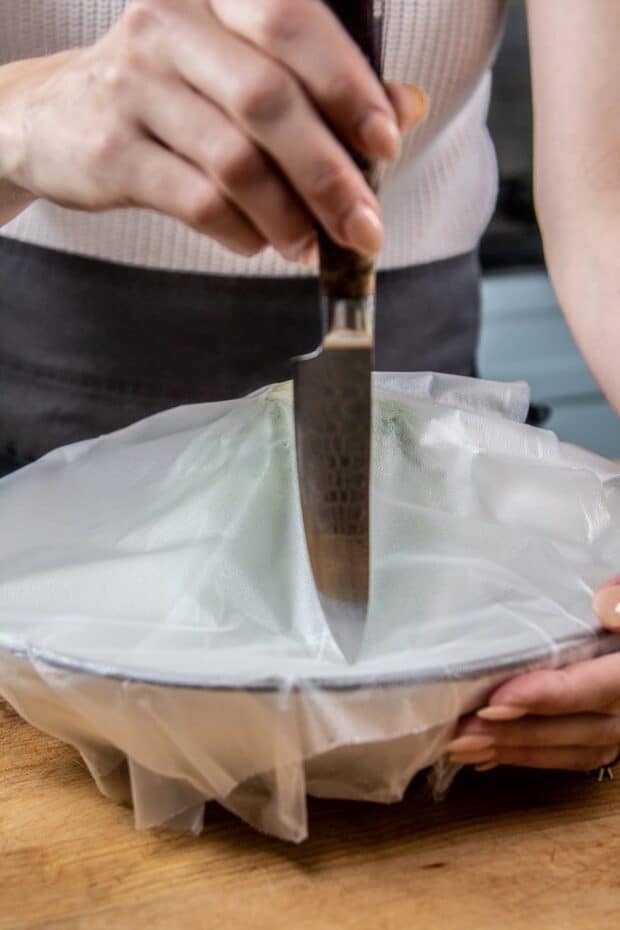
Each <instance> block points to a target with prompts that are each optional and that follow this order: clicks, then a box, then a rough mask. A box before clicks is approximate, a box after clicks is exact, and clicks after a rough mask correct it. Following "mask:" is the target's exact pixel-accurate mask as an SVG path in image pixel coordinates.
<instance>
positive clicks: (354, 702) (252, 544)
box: [0, 374, 620, 841]
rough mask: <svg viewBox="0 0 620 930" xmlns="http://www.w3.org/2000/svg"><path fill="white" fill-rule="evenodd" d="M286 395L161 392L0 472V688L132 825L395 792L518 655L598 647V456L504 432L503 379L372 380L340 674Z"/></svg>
mask: <svg viewBox="0 0 620 930" xmlns="http://www.w3.org/2000/svg"><path fill="white" fill-rule="evenodd" d="M291 401H292V392H291V387H290V385H278V386H275V387H271V388H267V389H265V390H264V391H261V392H258V393H257V394H254V395H252V396H250V397H247V398H243V399H240V400H235V401H229V402H224V403H219V404H205V405H196V406H188V407H180V408H176V409H174V410H169V411H167V412H165V413H162V414H159V415H157V416H155V417H151V418H149V419H148V420H144V421H142V422H140V423H137V424H135V425H133V426H131V427H128V428H127V429H124V430H121V431H119V432H116V433H113V434H110V435H108V436H104V437H100V438H98V439H95V440H92V441H87V442H83V443H78V444H76V445H73V446H69V447H66V448H63V449H59V450H56V451H54V452H52V453H50V454H49V455H47V456H45V457H44V458H43V459H41V460H39V461H38V462H36V463H34V464H33V465H31V466H29V467H28V468H26V469H23V470H22V471H20V472H17V473H16V474H14V475H12V476H9V477H8V478H5V479H3V480H2V481H0V693H1V694H2V695H3V696H4V697H5V698H6V699H7V700H8V701H9V702H10V703H11V704H12V705H13V706H14V707H15V708H16V709H17V710H18V712H19V713H21V714H22V716H23V717H25V718H26V719H27V720H29V721H30V722H32V723H33V724H34V725H36V726H38V727H40V728H41V729H43V730H45V731H47V732H49V733H51V734H53V735H55V736H57V737H59V738H60V739H62V740H65V741H66V742H69V743H71V744H73V745H74V746H76V747H77V748H78V750H79V751H80V752H81V754H82V756H83V758H84V759H85V761H86V763H87V765H88V767H89V769H90V771H91V773H92V775H93V777H94V779H95V780H96V782H97V784H98V786H99V788H100V789H101V791H103V792H104V793H105V794H107V795H108V796H110V797H112V798H115V799H118V800H132V802H133V806H134V811H135V820H136V825H137V826H138V827H140V828H146V827H152V826H158V825H162V824H169V825H170V826H173V827H175V828H180V829H188V830H192V831H194V832H199V831H200V830H201V829H202V826H203V819H204V807H205V802H206V801H211V800H215V801H218V802H219V803H220V804H222V805H223V806H225V807H227V808H228V809H230V810H231V811H234V812H235V813H237V814H238V815H239V816H241V817H242V818H244V819H245V820H246V821H248V822H249V823H251V824H252V825H254V826H255V827H258V828H259V829H262V830H265V831H267V832H269V833H273V834H276V835H278V836H280V837H283V838H286V839H290V840H295V841H299V840H301V839H303V838H304V837H305V836H306V834H307V813H306V795H307V794H312V795H319V796H326V797H344V798H356V799H370V800H374V801H384V802H388V801H394V800H397V799H398V798H400V797H401V796H402V793H403V792H404V790H405V788H406V786H407V784H408V782H409V781H410V779H411V778H412V776H413V775H414V774H415V773H416V772H418V771H419V770H420V769H422V768H424V767H426V766H429V765H433V764H435V763H436V762H437V761H438V760H440V759H441V757H442V753H443V750H444V747H445V745H446V742H447V741H448V739H449V738H450V736H451V734H452V732H453V730H454V727H455V724H456V721H457V719H458V717H459V716H460V715H461V714H462V713H464V712H466V711H469V710H472V709H473V708H475V707H476V706H478V705H479V704H480V703H481V702H482V701H483V700H484V698H485V696H486V695H487V694H488V692H489V690H490V689H491V688H492V687H494V686H495V685H497V684H498V683H499V682H500V681H502V680H504V679H506V677H508V676H510V675H511V674H514V672H515V671H517V670H520V669H523V668H526V667H530V666H531V665H532V664H545V665H552V664H559V663H563V662H566V661H568V660H570V659H572V658H575V657H580V656H585V655H592V654H594V653H596V652H600V651H606V650H609V649H614V648H618V639H617V638H616V637H611V636H602V635H601V634H600V633H599V632H598V627H597V622H596V619H595V617H594V615H593V613H592V608H591V596H592V592H593V589H594V588H595V587H596V586H597V585H598V584H599V583H601V582H602V581H603V580H604V579H605V578H606V577H607V576H609V575H611V574H613V573H615V572H617V571H618V567H619V566H620V470H619V469H618V467H617V466H615V465H612V464H611V463H609V462H606V461H604V460H603V459H600V458H598V457H597V456H595V455H592V454H589V453H585V452H583V451H581V450H578V449H576V448H573V447H569V446H566V445H563V444H561V443H559V442H558V441H557V439H556V438H555V437H554V436H553V434H551V433H549V432H546V431H543V430H539V429H534V428H531V427H528V426H525V425H523V424H522V422H521V421H522V420H523V418H524V415H525V411H526V409H527V403H528V392H527V389H526V387H525V386H524V385H505V384H502V385H500V384H491V383H486V382H482V381H474V380H469V379H464V378H456V377H449V376H439V375H429V374H420V375H402V374H394V375H389V374H388V375H376V376H375V406H374V428H373V456H374V464H373V468H374V474H373V493H372V566H371V579H372V580H371V588H372V593H371V603H370V609H369V619H368V625H367V630H366V636H365V640H364V644H363V648H362V653H361V655H360V658H359V660H358V661H357V662H356V663H355V664H353V665H348V664H347V663H346V661H345V660H344V658H343V657H342V655H341V654H340V652H339V650H338V647H337V645H336V643H335V642H334V641H333V639H332V637H331V635H330V633H329V628H328V627H327V625H326V623H325V620H324V618H323V616H322V613H321V609H320V605H319V602H318V598H317V595H316V591H315V589H314V585H313V582H312V578H311V575H310V570H309V565H308V560H307V555H306V551H305V545H304V537H303V530H302V523H301V514H300V507H299V500H298V490H297V484H296V471H295V461H294V436H293V419H292V403H291Z"/></svg>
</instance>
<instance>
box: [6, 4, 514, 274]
mask: <svg viewBox="0 0 620 930" xmlns="http://www.w3.org/2000/svg"><path fill="white" fill-rule="evenodd" d="M128 2H130V0H0V63H5V62H8V61H12V60H16V59H20V58H28V57H34V56H39V55H45V54H50V53H52V52H56V51H60V50H62V49H66V48H69V47H75V46H79V45H84V44H87V43H92V42H93V41H94V40H95V39H97V38H98V37H99V36H101V35H102V34H103V33H104V32H105V31H106V30H107V29H108V28H109V27H110V25H111V24H112V23H113V21H114V20H115V19H116V18H117V17H118V16H119V15H120V13H121V12H122V10H123V9H124V7H125V6H127V4H128ZM257 2H258V0H257ZM504 6H505V0H386V11H387V15H386V57H385V74H386V77H388V78H390V79H392V80H399V81H407V82H410V83H415V84H418V85H419V86H420V87H422V88H423V89H424V90H425V91H426V92H427V94H428V95H429V97H430V100H431V116H430V118H429V119H428V120H427V122H426V123H425V124H424V125H423V126H421V127H420V128H419V129H417V130H414V132H413V133H411V135H410V136H409V137H408V139H407V141H406V143H405V146H404V150H403V155H402V158H401V160H400V162H399V163H398V164H397V165H391V166H389V167H388V168H387V170H386V173H385V176H384V180H383V187H382V194H381V200H382V204H383V208H384V212H385V221H386V227H387V241H386V247H385V249H384V252H383V255H382V257H381V261H380V266H381V267H382V268H397V267H402V266H406V265H413V264H420V263H422V262H429V261H433V260H436V259H439V258H447V257H449V256H451V255H458V254H459V253H462V252H466V251H469V250H471V249H473V248H474V247H475V246H476V243H477V242H478V239H479V238H480V235H481V233H482V231H483V229H484V227H485V226H486V224H487V222H488V220H489V218H490V215H491V213H492V210H493V206H494V203H495V197H496V192H497V167H496V163H495V155H494V152H493V148H492V144H491V141H490V138H489V135H488V133H487V129H486V125H485V121H486V112H487V106H488V98H489V90H490V75H489V71H488V68H489V65H490V63H491V60H492V57H493V53H494V50H495V47H496V45H497V41H498V37H499V34H500V31H501V25H502V19H503V12H504ZM0 234H1V235H5V236H9V237H12V238H15V239H19V240H22V241H24V242H31V243H35V244H37V245H42V246H47V247H50V248H55V249H60V250H63V251H67V252H75V253H80V254H83V255H89V256H94V257H97V258H103V259H108V260H111V261H118V262H125V263H128V264H135V265H142V266H146V267H154V268H170V269H177V270H181V271H203V272H211V273H221V274H240V275H243V274H253V275H266V276H278V275H298V274H300V273H303V272H300V270H299V269H298V268H297V266H293V265H290V264H289V263H287V262H285V261H284V260H283V259H281V258H280V257H279V256H278V255H276V254H275V253H274V252H273V251H272V250H271V249H268V250H266V251H265V252H264V253H262V254H261V255H260V256H257V257H256V258H252V259H246V258H242V257H239V256H236V255H233V254H232V253H230V252H228V251H227V250H226V249H223V248H222V247H220V246H219V245H217V244H216V243H215V242H213V241H211V240H210V239H208V238H207V237H205V236H200V235H199V234H197V233H195V232H193V231H192V230H189V229H187V228H186V227H184V226H183V225H181V224H180V223H178V222H176V221H174V220H170V219H168V218H167V217H162V216H159V215H157V214H155V213H151V212H150V211H147V210H115V211H112V212H109V213H106V214H96V215H90V214H86V213H78V212H74V211H70V210H66V209H63V208H61V207H57V206H54V205H53V204H50V203H47V202H44V201H41V202H38V203H35V204H33V205H32V206H31V207H29V208H28V209H27V210H26V211H25V212H24V213H22V214H21V215H20V216H18V217H17V218H16V219H15V220H13V221H12V222H11V223H9V224H8V225H6V226H4V227H3V229H2V230H1V231H0Z"/></svg>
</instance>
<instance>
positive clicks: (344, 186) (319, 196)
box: [309, 162, 353, 213]
mask: <svg viewBox="0 0 620 930" xmlns="http://www.w3.org/2000/svg"><path fill="white" fill-rule="evenodd" d="M309 194H310V197H311V198H312V200H313V201H316V202H317V203H319V204H321V205H322V206H324V207H326V208H327V209H329V210H330V212H332V213H340V212H342V211H343V210H344V209H346V208H347V207H349V206H352V205H353V201H352V198H350V197H349V183H348V178H347V171H346V169H345V168H344V167H343V166H341V165H338V164H336V163H335V162H324V163H323V164H321V165H319V167H318V169H317V171H316V172H315V173H314V176H313V177H312V178H311V180H310V185H309Z"/></svg>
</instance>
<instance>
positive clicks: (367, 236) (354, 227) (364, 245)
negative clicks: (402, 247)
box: [344, 203, 383, 255]
mask: <svg viewBox="0 0 620 930" xmlns="http://www.w3.org/2000/svg"><path fill="white" fill-rule="evenodd" d="M344 233H345V236H346V238H347V239H348V241H349V242H350V243H351V245H352V246H353V248H354V249H358V251H360V252H362V253H364V255H376V254H377V252H380V251H381V247H382V245H383V225H382V223H381V220H380V219H379V217H378V216H377V214H376V213H375V212H374V210H372V209H371V208H370V207H369V206H368V205H367V204H365V203H358V204H357V205H356V206H355V207H354V208H353V210H351V212H350V213H349V215H348V216H347V218H346V220H345V221H344Z"/></svg>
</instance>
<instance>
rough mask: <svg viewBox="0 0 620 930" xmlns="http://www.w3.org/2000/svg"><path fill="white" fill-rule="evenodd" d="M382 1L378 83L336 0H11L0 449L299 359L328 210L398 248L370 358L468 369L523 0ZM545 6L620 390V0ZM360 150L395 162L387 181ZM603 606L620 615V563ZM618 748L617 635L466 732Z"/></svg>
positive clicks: (585, 341)
mask: <svg viewBox="0 0 620 930" xmlns="http://www.w3.org/2000/svg"><path fill="white" fill-rule="evenodd" d="M385 6H386V30H385V31H386V35H385V75H386V77H387V78H389V79H390V81H391V83H386V85H385V86H383V85H382V84H381V83H380V82H379V81H378V79H377V78H376V77H375V75H374V74H373V73H372V71H371V69H370V67H369V66H368V64H367V62H366V61H365V59H364V58H363V56H362V55H361V54H360V52H359V50H358V49H357V47H356V46H355V45H354V44H353V43H352V42H351V40H350V39H349V38H348V37H347V35H346V34H345V32H344V30H343V29H342V28H341V26H340V24H339V22H338V21H337V19H336V18H335V16H334V15H333V13H332V12H331V11H330V10H329V9H328V6H327V5H325V4H324V3H322V2H319V0H133V2H123V0H49V2H47V3H45V4H41V3H39V2H38V0H20V2H19V3H18V4H16V3H14V2H13V0H0V63H1V66H0V223H2V224H3V226H2V230H1V235H0V442H1V444H2V447H1V448H2V456H3V460H4V469H5V471H6V470H8V469H9V468H15V467H17V466H19V465H21V464H24V463H26V462H28V461H30V460H32V459H33V458H35V457H37V456H38V455H41V454H42V453H43V452H45V451H47V450H48V449H50V448H52V447H53V446H57V445H60V444H63V443H66V442H70V441H73V440H77V439H81V438H85V437H88V436H92V435H95V434H97V433H101V432H104V431H107V430H111V429H115V428H117V427H120V426H123V425H125V424H127V423H129V422H131V421H133V420H136V419H139V418H140V417H142V416H146V415H148V414H150V413H154V412H156V411H157V410H160V409H162V408H164V407H168V406H173V405H175V404H178V403H185V402H191V401H203V400H213V399H216V398H222V397H230V396H236V395H239V394H242V393H244V392H247V391H249V390H252V389H253V388H256V387H259V386H261V385H263V384H265V383H268V382H272V381H275V380H278V379H281V378H286V377H288V372H289V369H288V361H289V359H290V358H291V357H292V356H294V355H297V354H300V353H301V352H303V351H306V350H308V349H312V348H314V346H315V345H316V344H317V343H318V340H319V321H318V313H317V293H316V292H317V287H316V274H315V270H316V269H315V267H314V266H315V265H316V240H315V232H314V230H315V228H316V226H317V224H320V225H322V226H323V227H324V228H325V229H326V230H327V232H328V233H329V234H330V235H331V236H332V237H333V238H334V239H335V240H336V241H338V242H339V243H341V244H343V245H346V246H349V247H351V248H354V249H356V250H358V251H359V252H363V253H367V254H370V255H374V254H376V253H379V252H381V259H380V264H379V269H380V272H379V280H378V293H379V313H378V318H377V367H378V368H380V369H388V370H390V369H391V370H413V369H418V368H425V369H438V370H441V371H447V372H456V373H461V374H471V373H473V361H474V352H475V347H476V337H477V328H478V268H477V262H476V247H477V243H478V240H479V238H480V235H481V233H482V231H483V229H484V227H485V225H486V223H487V221H488V219H489V217H490V215H491V213H492V210H493V205H494V201H495V195H496V187H497V179H496V167H495V161H494V155H493V151H492V147H491V144H490V141H489V138H488V134H487V131H486V128H485V116H486V109H487V103H488V96H489V86H490V76H489V68H490V65H491V63H492V59H493V55H494V52H495V49H496V46H497V43H498V40H499V37H500V32H501V28H502V22H503V15H504V0H416V2H415V3H412V2H411V0H386V4H385ZM527 9H528V16H529V28H530V41H531V57H532V68H533V92H534V104H535V187H536V199H537V209H538V217H539V220H540V225H541V229H542V233H543V238H544V244H545V251H546V259H547V263H548V266H549V270H550V274H551V277H552V280H553V283H554V286H555V288H556V291H557V294H558V297H559V300H560V303H561V305H562V307H563V310H564V312H565V314H566V317H567V320H568V323H569V325H570V327H571V329H572V331H573V333H574V335H575V338H576V340H577V342H578V344H579V346H580V348H581V351H582V352H583V355H584V357H585V359H586V361H587V363H588V364H589V366H590V368H591V370H592V372H593V373H594V375H595V376H596V378H597V379H598V381H599V383H600V385H601V387H602V389H603V391H604V392H605V393H606V395H607V397H608V398H609V401H610V402H611V403H612V404H613V405H614V407H615V408H616V410H620V367H619V366H618V365H617V351H618V345H619V344H620V314H619V313H618V296H619V294H620V267H619V265H618V262H617V251H618V240H619V238H620V135H619V133H618V125H619V117H620V113H619V104H618V94H617V88H618V86H619V85H620V58H619V56H618V54H617V50H618V47H620V16H619V15H618V4H617V2H616V0H597V2H596V3H592V2H591V0H545V2H544V3H541V2H539V0H528V2H527ZM422 89H423V90H422ZM429 104H430V108H429ZM347 146H348V147H350V148H352V149H354V150H356V151H358V152H359V153H362V154H364V155H366V156H368V157H371V158H374V159H381V160H384V161H385V162H386V167H385V169H384V172H383V180H382V188H381V202H379V200H378V199H377V197H376V196H375V195H374V194H373V193H372V191H371V190H370V189H369V188H368V186H367V185H366V183H365V182H364V179H363V177H362V175H361V173H360V171H359V169H358V168H357V167H356V164H355V161H354V160H353V159H352V157H351V156H350V155H349V154H347ZM595 606H596V608H597V609H598V611H599V614H600V616H601V620H602V622H603V623H604V624H605V625H606V626H607V627H608V628H609V629H616V628H618V627H620V577H619V578H616V579H614V580H612V582H611V583H610V584H609V585H608V586H606V587H605V588H604V589H602V590H601V591H600V592H599V593H598V594H597V596H596V601H595ZM619 747H620V656H615V655H608V656H605V657H602V658H597V659H594V660H591V661H589V662H582V663H579V664H576V665H573V666H571V667H569V668H567V669H565V670H561V671H537V672H532V673H530V674H527V675H524V676H520V677H519V678H516V679H514V680H513V681H510V682H508V683H507V684H505V685H503V686H502V687H501V688H499V690H498V691H497V692H496V693H495V694H494V695H492V696H491V698H490V703H489V707H488V708H485V709H483V710H482V711H481V712H480V713H479V715H478V716H476V717H474V718H472V719H469V720H466V721H464V722H463V725H462V731H461V735H460V736H459V739H458V741H457V742H456V743H454V744H453V746H452V750H453V752H454V758H455V759H457V760H460V761H464V762H467V763H471V764H476V765H478V766H482V767H488V766H490V765H494V764H510V765H520V766H536V767H549V768H566V769H592V768H596V767H598V766H601V765H605V764H607V763H610V762H611V761H612V760H613V759H615V758H616V757H617V755H618V749H619Z"/></svg>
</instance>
